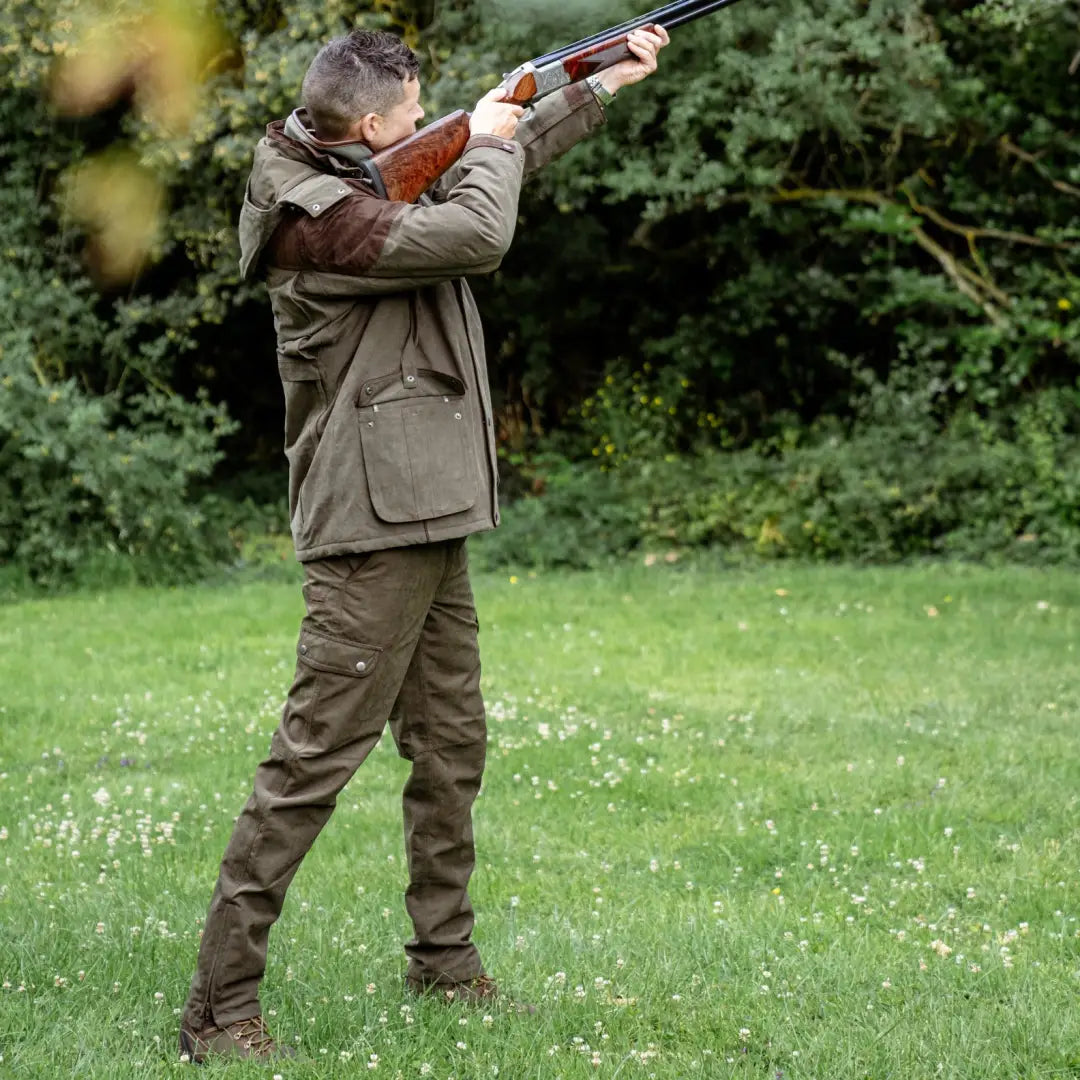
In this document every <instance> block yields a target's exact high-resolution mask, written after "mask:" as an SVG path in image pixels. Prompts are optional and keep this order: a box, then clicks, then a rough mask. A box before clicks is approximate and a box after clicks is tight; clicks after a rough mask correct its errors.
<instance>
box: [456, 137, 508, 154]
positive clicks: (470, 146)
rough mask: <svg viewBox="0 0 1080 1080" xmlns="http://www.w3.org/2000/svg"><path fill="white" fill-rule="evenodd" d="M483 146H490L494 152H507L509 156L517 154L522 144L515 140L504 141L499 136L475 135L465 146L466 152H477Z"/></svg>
mask: <svg viewBox="0 0 1080 1080" xmlns="http://www.w3.org/2000/svg"><path fill="white" fill-rule="evenodd" d="M481 146H489V147H491V149H493V150H505V151H506V153H508V154H514V153H517V151H518V150H520V149H521V144H520V143H518V142H515V141H514V140H513V139H503V138H500V137H499V136H498V135H473V136H472V137H471V138H470V139H469V141H468V142H467V143H466V144H465V151H463V152H467V151H469V150H476V149H477V148H478V147H481Z"/></svg>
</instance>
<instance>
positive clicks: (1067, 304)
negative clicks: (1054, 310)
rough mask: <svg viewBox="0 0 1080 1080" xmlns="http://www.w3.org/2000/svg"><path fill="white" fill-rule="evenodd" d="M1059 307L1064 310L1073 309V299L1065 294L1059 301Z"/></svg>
mask: <svg viewBox="0 0 1080 1080" xmlns="http://www.w3.org/2000/svg"><path fill="white" fill-rule="evenodd" d="M1058 307H1059V308H1061V310H1062V311H1072V301H1071V300H1066V299H1065V297H1064V296H1063V297H1062V298H1061V299H1060V300H1059V301H1058Z"/></svg>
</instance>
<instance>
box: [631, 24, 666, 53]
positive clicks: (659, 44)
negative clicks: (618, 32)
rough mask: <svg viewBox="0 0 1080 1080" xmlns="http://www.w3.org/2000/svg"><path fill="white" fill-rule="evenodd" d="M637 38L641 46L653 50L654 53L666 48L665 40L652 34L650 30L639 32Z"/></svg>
mask: <svg viewBox="0 0 1080 1080" xmlns="http://www.w3.org/2000/svg"><path fill="white" fill-rule="evenodd" d="M636 37H637V41H638V43H639V44H641V45H644V46H645V47H646V48H648V49H651V50H652V52H654V53H655V52H658V51H659V50H660V49H662V48H663V47H664V39H663V38H661V37H660V35H659V34H652V33H650V32H649V31H648V30H641V31H639V32H638V33H637V34H636Z"/></svg>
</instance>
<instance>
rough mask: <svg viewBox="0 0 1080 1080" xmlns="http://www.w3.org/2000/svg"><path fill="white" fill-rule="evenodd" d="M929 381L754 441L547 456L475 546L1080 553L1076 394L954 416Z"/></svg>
mask: <svg viewBox="0 0 1080 1080" xmlns="http://www.w3.org/2000/svg"><path fill="white" fill-rule="evenodd" d="M931 397H932V395H931V394H930V393H928V392H927V391H926V390H925V389H912V390H900V389H899V388H897V387H895V386H892V387H889V386H875V387H874V388H873V389H872V391H871V392H870V393H869V394H868V396H867V398H866V401H865V403H864V406H863V407H862V410H861V412H860V415H859V418H858V419H857V421H856V422H855V423H854V424H853V425H852V426H851V428H850V429H849V430H844V429H842V428H841V426H840V425H839V424H837V423H836V422H834V421H823V422H820V423H818V424H816V425H814V426H813V427H811V428H809V429H807V428H804V427H801V426H797V425H793V426H791V427H790V428H789V429H788V430H787V431H786V432H784V433H782V434H781V435H779V436H778V437H776V438H774V439H771V440H769V441H766V442H761V443H758V444H756V445H754V446H752V447H750V448H748V449H743V450H737V451H729V452H723V451H716V450H706V451H703V452H701V453H698V454H693V455H683V456H674V455H672V456H669V457H668V458H666V459H665V458H652V459H646V460H639V461H634V462H631V463H629V464H626V465H624V466H622V467H620V468H618V469H609V470H606V471H604V470H599V469H596V468H595V467H594V466H592V465H591V464H588V463H583V464H574V463H571V462H568V461H566V460H559V461H548V462H546V463H545V464H543V465H540V466H535V467H534V472H535V477H534V483H535V486H536V488H537V489H538V490H540V491H541V492H542V494H540V495H539V496H533V497H526V498H523V499H520V500H519V501H518V502H516V503H515V504H513V505H511V506H510V507H508V508H507V510H506V512H505V514H504V520H503V525H502V527H501V528H500V529H499V531H498V532H497V533H495V534H493V535H492V536H489V537H484V538H483V539H482V541H481V543H480V544H479V545H478V547H479V552H480V558H481V559H482V560H484V561H486V562H487V563H488V564H490V565H509V566H574V567H588V566H595V565H598V564H600V563H602V562H604V561H605V560H608V559H611V558H614V557H618V556H622V555H625V554H627V553H628V552H631V551H638V552H645V553H651V554H653V555H655V554H657V553H664V552H667V551H670V550H675V551H679V550H685V549H693V548H698V547H705V546H716V547H722V548H724V549H726V550H727V551H728V552H729V554H730V555H731V556H732V557H744V558H746V557H766V558H789V557H795V558H812V559H826V558H842V559H850V560H865V561H873V562H894V561H898V560H902V559H908V558H913V557H918V556H933V555H947V556H951V557H957V558H963V559H975V560H980V559H987V558H991V559H992V558H1008V559H1015V560H1022V561H1034V560H1040V561H1070V562H1075V561H1077V560H1078V559H1080V395H1078V394H1077V393H1076V392H1058V391H1048V392H1046V393H1044V394H1041V395H1037V396H1033V397H1032V398H1031V399H1029V400H1028V401H1026V402H1025V403H1024V404H1023V405H1022V406H1021V407H1019V408H1018V409H1017V410H1016V411H1015V412H1014V413H1012V414H1010V415H1009V416H1008V417H1004V416H1000V417H996V418H993V419H986V418H983V417H980V416H979V415H978V414H977V413H976V412H975V411H974V410H968V411H964V412H961V413H957V414H955V415H953V416H952V417H951V418H950V419H949V421H948V423H947V424H946V425H945V426H944V427H941V426H940V424H939V422H938V421H937V420H936V419H935V418H934V408H933V404H934V403H933V401H932V400H931Z"/></svg>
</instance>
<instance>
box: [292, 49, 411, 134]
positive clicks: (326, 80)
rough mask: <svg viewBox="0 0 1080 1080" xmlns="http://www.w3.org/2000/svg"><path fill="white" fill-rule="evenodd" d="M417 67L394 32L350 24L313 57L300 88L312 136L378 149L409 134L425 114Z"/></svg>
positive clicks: (408, 50)
mask: <svg viewBox="0 0 1080 1080" xmlns="http://www.w3.org/2000/svg"><path fill="white" fill-rule="evenodd" d="M419 72H420V62H419V61H418V60H417V58H416V55H415V54H414V53H413V51H412V49H410V48H409V47H408V46H407V45H406V44H405V43H404V42H403V41H402V40H401V39H400V38H397V37H395V36H394V35H393V34H388V33H386V32H385V31H382V30H353V31H352V33H350V34H348V35H346V36H345V37H340V38H334V40H333V41H331V42H329V43H328V44H326V45H324V46H323V47H322V49H320V50H319V53H318V55H317V56H316V57H315V59H314V60H313V61H312V63H311V67H309V68H308V72H307V75H305V76H304V85H303V89H302V91H301V96H302V99H303V102H304V106H305V108H306V109H307V111H308V116H309V117H310V119H311V122H312V124H313V125H314V126H315V135H316V137H317V138H319V139H320V140H321V141H323V142H326V143H344V142H365V143H367V144H368V146H370V147H371V149H372V150H382V149H383V148H384V147H386V146H390V145H391V144H392V143H395V142H397V141H398V140H399V139H403V138H405V137H406V136H407V135H411V134H412V133H413V132H414V131H415V130H416V125H417V123H418V122H419V121H420V120H421V119H422V118H423V115H424V110H423V109H421V108H420V104H419V97H420V83H419V82H418V81H417V75H418V74H419Z"/></svg>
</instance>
